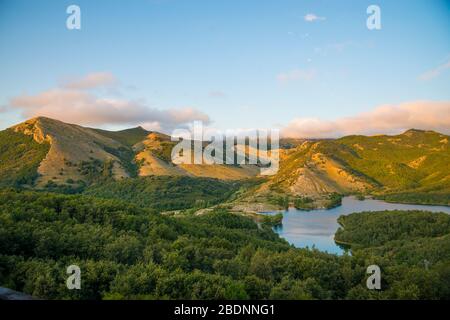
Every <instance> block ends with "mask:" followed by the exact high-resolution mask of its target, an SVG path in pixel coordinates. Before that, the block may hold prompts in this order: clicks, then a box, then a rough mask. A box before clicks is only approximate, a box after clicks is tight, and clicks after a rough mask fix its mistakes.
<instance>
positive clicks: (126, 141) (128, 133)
mask: <svg viewBox="0 0 450 320" xmlns="http://www.w3.org/2000/svg"><path fill="white" fill-rule="evenodd" d="M95 131H97V132H98V133H100V134H101V135H103V136H106V137H108V138H111V139H113V140H116V141H118V142H120V143H122V144H123V145H124V146H128V147H132V146H134V145H135V144H136V143H138V142H141V141H142V140H144V139H145V138H146V137H147V135H148V134H149V133H150V132H149V131H147V130H145V129H143V128H142V127H137V128H132V129H126V130H121V131H107V130H101V129H95Z"/></svg>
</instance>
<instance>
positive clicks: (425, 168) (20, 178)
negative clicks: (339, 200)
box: [0, 117, 450, 211]
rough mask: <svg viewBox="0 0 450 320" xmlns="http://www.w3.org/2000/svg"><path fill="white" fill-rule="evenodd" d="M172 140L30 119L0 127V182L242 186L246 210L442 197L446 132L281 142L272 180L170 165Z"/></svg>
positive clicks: (449, 197)
mask: <svg viewBox="0 0 450 320" xmlns="http://www.w3.org/2000/svg"><path fill="white" fill-rule="evenodd" d="M175 144H176V142H173V141H171V139H170V137H169V136H168V135H165V134H162V133H159V132H153V131H147V130H145V129H143V128H142V127H137V128H132V129H127V130H122V131H107V130H101V129H94V128H87V127H83V126H79V125H75V124H68V123H64V122H61V121H58V120H54V119H50V118H45V117H37V118H33V119H30V120H27V121H25V122H23V123H20V124H18V125H15V126H13V127H11V128H8V129H6V130H3V131H0V186H14V187H22V188H32V189H38V190H45V189H52V190H54V189H59V190H65V191H70V190H72V191H74V192H81V191H82V190H83V189H85V188H86V187H89V186H97V187H98V186H99V185H102V184H105V183H109V184H111V183H121V181H129V179H137V180H139V179H142V178H143V177H154V176H165V177H190V178H210V179H215V180H219V181H224V182H228V183H243V184H244V185H245V186H246V188H245V190H244V191H243V192H241V193H240V194H239V195H238V196H237V197H235V199H234V202H233V206H234V208H235V209H236V210H242V209H243V208H244V211H260V210H264V209H266V208H270V207H280V206H284V205H286V204H287V205H288V204H290V203H294V204H295V203H297V204H298V206H299V207H302V206H306V207H308V208H309V207H321V206H327V205H328V204H327V203H328V202H330V201H333V199H334V198H333V195H344V194H359V195H372V196H376V197H383V198H384V199H387V200H392V201H402V202H415V203H432V204H446V205H449V204H450V152H449V136H447V135H444V134H441V133H437V132H434V131H423V130H414V129H411V130H408V131H406V132H404V133H402V134H400V135H395V136H388V135H377V136H346V137H343V138H339V139H321V140H308V139H306V140H302V139H282V140H281V141H280V146H281V149H280V170H279V171H278V173H277V174H276V175H274V176H270V177H261V176H259V172H260V170H259V169H260V168H259V167H258V166H257V165H186V164H183V165H174V164H173V163H172V162H171V156H170V155H171V150H172V148H173V146H174V145H175ZM192 181H194V182H193V183H194V184H195V179H193V180H192ZM246 181H247V182H246ZM248 181H252V183H248Z"/></svg>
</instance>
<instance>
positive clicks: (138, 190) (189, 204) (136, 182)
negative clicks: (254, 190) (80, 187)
mask: <svg viewBox="0 0 450 320" xmlns="http://www.w3.org/2000/svg"><path fill="white" fill-rule="evenodd" d="M239 187H240V183H239V182H227V181H222V180H217V179H212V178H191V177H183V176H180V177H169V176H151V177H145V178H137V179H126V180H122V181H110V182H105V183H99V184H95V185H93V186H91V187H89V188H87V189H86V190H85V192H84V193H85V194H87V195H93V196H96V197H101V198H106V199H121V200H125V201H128V202H130V203H133V204H135V205H137V206H141V207H145V208H154V209H159V210H178V209H186V208H193V207H195V208H204V207H207V206H211V205H213V204H217V203H220V202H222V201H224V200H226V199H228V198H229V197H230V196H231V195H232V193H233V192H235V191H236V190H238V188H239Z"/></svg>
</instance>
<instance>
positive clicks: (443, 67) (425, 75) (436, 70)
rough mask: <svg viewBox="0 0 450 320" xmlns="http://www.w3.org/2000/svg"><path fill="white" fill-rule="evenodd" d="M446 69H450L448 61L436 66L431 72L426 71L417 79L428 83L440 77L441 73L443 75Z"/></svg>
mask: <svg viewBox="0 0 450 320" xmlns="http://www.w3.org/2000/svg"><path fill="white" fill-rule="evenodd" d="M447 69H450V61H448V62H446V63H444V64H441V65H440V66H438V67H436V68H434V69H432V70H428V71H427V72H425V73H423V74H421V75H420V76H419V79H420V80H423V81H428V80H431V79H434V78H436V77H438V76H440V75H441V74H442V73H444V72H445V71H446V70H447Z"/></svg>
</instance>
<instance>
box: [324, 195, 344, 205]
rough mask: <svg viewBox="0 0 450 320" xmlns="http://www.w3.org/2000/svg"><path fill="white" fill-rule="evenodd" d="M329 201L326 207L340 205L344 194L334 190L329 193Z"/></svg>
mask: <svg viewBox="0 0 450 320" xmlns="http://www.w3.org/2000/svg"><path fill="white" fill-rule="evenodd" d="M327 200H328V202H327V204H326V206H325V209H331V208H335V207H338V206H340V205H341V204H342V195H340V194H339V193H336V192H333V193H330V194H329V195H328V199H327Z"/></svg>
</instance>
